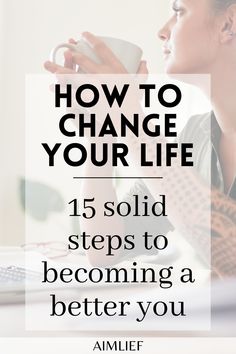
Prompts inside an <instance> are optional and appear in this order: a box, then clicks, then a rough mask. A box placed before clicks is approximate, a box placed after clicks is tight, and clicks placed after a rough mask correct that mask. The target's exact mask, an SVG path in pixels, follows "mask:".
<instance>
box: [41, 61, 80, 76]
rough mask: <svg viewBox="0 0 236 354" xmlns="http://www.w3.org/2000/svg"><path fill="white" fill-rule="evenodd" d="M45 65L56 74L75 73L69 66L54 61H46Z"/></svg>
mask: <svg viewBox="0 0 236 354" xmlns="http://www.w3.org/2000/svg"><path fill="white" fill-rule="evenodd" d="M44 67H45V69H46V70H48V71H50V72H51V73H53V74H55V73H57V74H74V73H75V72H74V70H71V69H69V68H65V67H64V66H61V65H58V64H55V63H53V62H52V61H46V62H45V63H44Z"/></svg>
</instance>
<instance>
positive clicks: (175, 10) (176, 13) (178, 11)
mask: <svg viewBox="0 0 236 354" xmlns="http://www.w3.org/2000/svg"><path fill="white" fill-rule="evenodd" d="M173 11H174V13H175V15H176V16H180V15H182V14H183V12H184V9H183V8H181V7H173Z"/></svg>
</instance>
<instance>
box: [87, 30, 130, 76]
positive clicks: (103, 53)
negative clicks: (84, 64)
mask: <svg viewBox="0 0 236 354" xmlns="http://www.w3.org/2000/svg"><path fill="white" fill-rule="evenodd" d="M83 37H84V38H85V40H87V41H88V43H89V44H90V45H91V46H92V48H93V50H94V52H95V53H96V54H97V55H98V57H99V58H100V59H101V60H102V62H103V63H104V64H105V65H108V66H110V67H111V68H113V69H115V71H119V72H120V73H122V74H125V73H127V72H126V70H125V68H124V66H123V65H122V63H121V62H120V60H119V59H118V58H117V57H116V56H115V54H114V53H113V52H112V50H111V49H110V48H108V47H107V45H106V44H105V43H104V42H103V41H102V40H101V39H100V38H98V37H96V36H94V35H93V34H92V33H90V32H84V33H83Z"/></svg>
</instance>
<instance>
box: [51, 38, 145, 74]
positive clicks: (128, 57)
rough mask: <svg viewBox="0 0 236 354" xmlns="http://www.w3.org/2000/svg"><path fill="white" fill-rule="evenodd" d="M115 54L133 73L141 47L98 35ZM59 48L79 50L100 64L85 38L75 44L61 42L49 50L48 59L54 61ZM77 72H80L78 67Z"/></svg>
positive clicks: (140, 53) (139, 56) (138, 59)
mask: <svg viewBox="0 0 236 354" xmlns="http://www.w3.org/2000/svg"><path fill="white" fill-rule="evenodd" d="M99 38H100V39H101V40H102V41H103V42H104V43H105V44H106V45H107V46H108V47H109V48H110V49H111V50H112V52H113V53H114V54H115V56H116V57H117V58H118V59H119V60H120V62H121V63H122V64H123V66H124V67H125V68H126V70H127V72H128V73H130V74H132V73H133V74H134V73H136V72H137V71H138V68H139V65H140V61H141V58H142V54H143V52H142V49H141V48H139V47H138V46H137V45H135V44H133V43H131V42H127V41H125V40H123V39H119V38H112V37H99ZM61 48H68V49H70V50H72V51H74V52H79V53H82V54H85V55H86V56H87V57H89V58H90V59H91V60H93V61H94V62H95V63H97V64H101V60H100V58H99V57H98V56H97V55H96V54H95V52H94V51H93V48H92V47H91V46H90V45H89V43H88V42H87V41H86V40H85V39H83V38H82V39H81V40H79V41H78V42H77V43H76V44H70V43H61V44H59V45H58V46H57V47H55V48H53V49H52V51H51V56H50V60H51V61H53V62H54V63H56V60H57V52H58V50H59V49H61ZM78 71H79V72H82V71H81V70H80V69H79V70H78Z"/></svg>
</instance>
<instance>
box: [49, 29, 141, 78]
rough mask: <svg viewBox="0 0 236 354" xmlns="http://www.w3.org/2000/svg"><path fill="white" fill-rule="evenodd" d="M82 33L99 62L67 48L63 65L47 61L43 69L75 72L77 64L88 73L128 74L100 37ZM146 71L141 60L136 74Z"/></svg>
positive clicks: (72, 41) (66, 72) (71, 40)
mask: <svg viewBox="0 0 236 354" xmlns="http://www.w3.org/2000/svg"><path fill="white" fill-rule="evenodd" d="M82 35H83V37H84V39H85V40H86V41H87V42H88V43H89V45H90V46H91V47H92V49H93V51H94V52H95V54H96V55H97V56H98V58H99V59H100V61H101V64H97V63H95V62H94V61H93V60H91V59H90V58H88V57H87V56H86V55H84V54H82V53H78V52H72V51H71V50H67V51H66V52H65V53H64V57H65V61H64V66H61V65H58V64H55V63H53V62H50V61H47V62H45V63H44V67H45V69H46V70H48V71H50V72H51V73H54V74H75V73H76V71H75V69H74V67H75V65H79V67H80V68H81V70H82V71H83V72H85V73H88V74H128V72H127V71H126V69H125V67H124V66H123V64H122V63H121V62H120V60H119V59H118V58H117V57H116V56H115V54H114V53H113V52H112V51H111V49H110V48H108V47H107V45H106V44H105V43H104V42H103V41H102V40H101V39H100V38H98V37H96V36H94V35H93V34H92V33H89V32H84V33H83V34H82ZM69 43H71V44H76V41H75V40H74V39H70V40H69ZM147 73H148V70H147V66H146V62H145V61H141V63H140V66H139V69H138V72H137V74H144V75H146V74H147Z"/></svg>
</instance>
